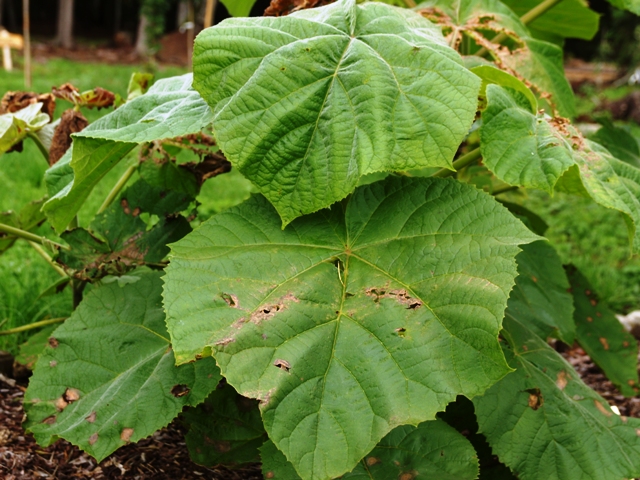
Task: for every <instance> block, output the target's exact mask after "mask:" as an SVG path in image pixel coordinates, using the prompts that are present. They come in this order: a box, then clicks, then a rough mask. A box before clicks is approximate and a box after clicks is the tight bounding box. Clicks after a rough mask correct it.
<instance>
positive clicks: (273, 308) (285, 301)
mask: <svg viewBox="0 0 640 480" xmlns="http://www.w3.org/2000/svg"><path fill="white" fill-rule="evenodd" d="M291 302H295V303H298V302H300V300H298V299H297V298H296V297H295V296H294V295H293V294H291V293H287V294H286V295H285V296H284V297H281V298H280V300H279V301H278V303H276V304H273V305H262V306H260V307H258V309H257V310H256V311H255V312H253V313H252V314H251V317H249V320H250V321H251V322H253V323H255V324H256V325H258V324H259V323H260V322H262V321H264V320H268V319H269V318H272V317H274V316H275V315H276V314H277V313H278V312H281V311H282V310H285V309H286V308H287V306H288V305H289V304H290V303H291ZM243 323H244V322H243Z"/></svg>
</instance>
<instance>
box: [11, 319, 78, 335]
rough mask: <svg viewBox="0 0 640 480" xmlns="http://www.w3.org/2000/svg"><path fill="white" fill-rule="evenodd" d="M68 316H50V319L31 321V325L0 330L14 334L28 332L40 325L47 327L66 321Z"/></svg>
mask: <svg viewBox="0 0 640 480" xmlns="http://www.w3.org/2000/svg"><path fill="white" fill-rule="evenodd" d="M67 318H68V317H61V318H50V319H48V320H41V321H39V322H34V323H30V324H29V325H23V326H21V327H16V328H10V329H8V330H0V335H13V334H14V333H20V332H26V331H29V330H34V329H36V328H40V327H46V326H47V325H53V324H54V323H61V322H64V321H65V320H66V319H67Z"/></svg>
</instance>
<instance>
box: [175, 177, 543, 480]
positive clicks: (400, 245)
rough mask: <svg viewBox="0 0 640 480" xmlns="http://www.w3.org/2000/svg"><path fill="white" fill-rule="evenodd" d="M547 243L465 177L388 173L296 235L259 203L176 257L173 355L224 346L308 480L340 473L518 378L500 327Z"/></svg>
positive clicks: (211, 228)
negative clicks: (394, 437) (523, 261)
mask: <svg viewBox="0 0 640 480" xmlns="http://www.w3.org/2000/svg"><path fill="white" fill-rule="evenodd" d="M537 238H539V237H537V236H535V235H534V234H532V233H531V232H530V231H529V230H527V229H526V228H525V227H524V225H522V223H521V222H520V221H519V220H517V219H516V218H515V217H513V216H512V215H511V214H510V213H508V211H507V210H506V209H505V208H504V207H502V206H501V205H500V204H498V202H496V201H495V200H494V199H493V198H492V197H490V196H488V195H486V194H484V193H481V192H479V191H478V190H476V189H475V188H473V187H470V186H468V185H464V184H461V183H459V182H455V181H452V180H442V179H433V178H421V179H418V178H413V179H409V178H406V177H405V178H398V177H390V178H388V179H386V180H384V181H382V182H378V183H374V184H371V185H367V186H364V187H360V188H359V189H358V190H356V192H355V193H354V195H353V196H352V197H351V198H350V200H349V202H348V204H347V205H346V206H344V207H343V205H341V204H337V205H335V206H334V208H332V209H331V210H323V211H321V212H319V213H317V214H315V215H311V216H307V217H304V218H302V219H298V220H296V221H295V222H294V223H292V224H291V225H290V226H289V227H287V228H286V229H285V230H284V231H282V230H281V229H280V222H279V219H278V215H277V213H276V212H275V210H274V209H273V208H272V207H271V206H270V205H269V203H268V202H267V201H266V200H265V199H264V198H263V197H261V196H254V197H252V198H251V199H250V200H249V201H247V202H245V203H244V204H242V205H240V206H239V207H235V208H233V209H231V210H228V211H227V212H224V213H221V214H219V215H217V216H215V217H213V218H212V219H211V220H209V221H207V222H206V223H204V224H203V225H202V226H201V227H200V228H198V229H196V230H195V231H194V232H193V233H191V234H190V235H189V236H187V237H185V238H184V239H183V240H181V241H180V242H178V243H176V244H174V245H173V246H172V254H171V255H170V260H171V263H170V265H169V267H168V270H167V277H166V283H165V291H164V298H165V308H166V309H167V313H168V318H167V325H168V327H169V331H170V334H171V336H172V343H173V345H174V348H175V351H176V359H177V361H178V363H183V362H187V361H189V360H191V359H193V358H194V357H195V356H196V355H198V354H200V353H202V352H203V351H205V350H208V349H209V348H211V349H213V354H214V356H215V358H216V360H217V362H218V364H219V365H220V367H221V369H222V371H223V375H224V376H225V377H226V378H227V380H228V381H229V383H231V384H232V385H233V386H234V387H235V388H236V389H237V390H238V392H239V393H241V394H242V395H245V396H248V397H252V398H258V399H259V400H260V401H261V408H262V415H263V419H264V422H265V427H266V429H267V432H268V433H269V436H270V438H271V439H272V440H273V441H274V442H275V443H276V445H277V446H278V448H279V449H280V450H282V451H283V452H284V453H285V455H286V456H287V458H288V459H289V460H290V461H291V462H292V463H293V464H294V466H295V468H296V470H297V471H298V472H299V474H300V475H301V476H302V477H303V478H327V479H328V478H332V477H335V476H337V475H341V474H343V473H345V472H348V471H350V470H351V469H353V467H354V466H355V465H356V463H357V462H358V461H359V460H360V459H361V458H362V457H363V456H364V455H365V454H366V453H367V452H369V451H370V450H371V449H372V448H373V447H374V446H375V445H376V443H377V442H378V441H379V440H380V439H381V438H382V437H383V436H384V435H385V434H386V433H388V432H389V431H390V430H391V429H392V428H394V427H395V426H397V425H402V424H414V425H415V424H418V423H420V422H422V421H425V420H429V419H432V418H434V415H435V413H436V412H437V411H440V410H442V409H443V408H444V407H445V406H446V404H447V403H448V402H449V401H451V400H453V399H454V398H455V397H456V395H458V394H464V395H468V396H470V397H472V396H474V395H477V394H479V393H481V392H482V391H484V390H485V389H486V388H487V387H488V386H489V385H491V384H493V383H494V382H495V381H496V380H497V379H499V378H501V377H502V376H503V375H505V374H506V373H507V372H508V369H507V368H506V365H505V364H504V360H503V357H502V354H501V352H500V348H499V344H498V341H497V334H498V331H499V329H500V320H501V319H502V316H503V312H504V308H505V306H506V302H507V298H508V295H509V291H510V289H511V287H512V286H513V279H514V277H515V275H516V265H515V261H514V257H515V255H516V254H517V253H518V251H519V250H518V248H517V245H519V244H523V243H528V242H531V241H534V240H535V239H537ZM355 345H357V348H354V346H355ZM371 358H376V359H377V360H376V362H375V363H372V362H371V361H370V359H371ZM294 405H296V407H295V408H294Z"/></svg>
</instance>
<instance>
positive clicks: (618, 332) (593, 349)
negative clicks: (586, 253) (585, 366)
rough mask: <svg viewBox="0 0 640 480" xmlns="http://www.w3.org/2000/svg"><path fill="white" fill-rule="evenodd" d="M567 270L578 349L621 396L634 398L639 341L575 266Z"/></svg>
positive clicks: (636, 382)
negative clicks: (601, 299) (573, 308)
mask: <svg viewBox="0 0 640 480" xmlns="http://www.w3.org/2000/svg"><path fill="white" fill-rule="evenodd" d="M568 271H569V278H570V280H571V288H572V291H573V298H574V302H575V306H576V311H575V322H576V326H577V327H578V328H577V334H578V335H577V340H578V342H579V343H580V346H581V347H582V348H584V350H585V351H586V352H587V353H588V354H589V356H590V357H591V359H592V360H593V361H594V362H595V363H596V364H597V365H598V366H599V367H600V368H602V370H603V371H604V373H605V374H606V375H607V377H609V379H610V380H611V381H612V382H613V383H614V384H615V385H616V387H618V389H619V390H620V391H621V392H622V393H623V394H624V395H627V396H634V395H637V393H638V342H637V341H636V339H635V338H634V337H633V335H631V334H630V333H629V332H627V331H626V330H625V329H624V328H623V326H622V325H621V324H620V321H618V319H617V318H616V316H615V315H614V314H613V312H612V311H611V310H609V309H608V308H607V307H606V305H604V304H603V303H602V302H600V301H599V300H598V296H597V295H596V293H595V292H594V291H593V288H592V287H591V285H589V282H588V281H587V279H586V278H584V276H582V274H581V273H580V272H579V271H578V270H577V269H575V268H574V267H569V268H568Z"/></svg>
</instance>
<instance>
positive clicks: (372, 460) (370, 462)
mask: <svg viewBox="0 0 640 480" xmlns="http://www.w3.org/2000/svg"><path fill="white" fill-rule="evenodd" d="M365 462H366V463H367V466H368V467H371V466H372V465H375V464H376V463H380V459H379V458H376V457H367V459H366V460H365Z"/></svg>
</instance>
